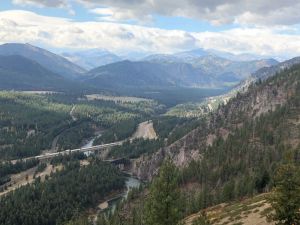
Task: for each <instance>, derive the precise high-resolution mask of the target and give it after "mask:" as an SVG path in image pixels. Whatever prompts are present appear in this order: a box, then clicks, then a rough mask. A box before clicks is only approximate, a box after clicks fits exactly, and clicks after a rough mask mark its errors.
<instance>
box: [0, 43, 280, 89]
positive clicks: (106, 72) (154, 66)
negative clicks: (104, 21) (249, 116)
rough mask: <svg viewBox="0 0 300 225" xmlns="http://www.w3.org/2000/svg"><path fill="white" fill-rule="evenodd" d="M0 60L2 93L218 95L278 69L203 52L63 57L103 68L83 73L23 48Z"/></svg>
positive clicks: (266, 62)
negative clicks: (72, 89) (68, 90)
mask: <svg viewBox="0 0 300 225" xmlns="http://www.w3.org/2000/svg"><path fill="white" fill-rule="evenodd" d="M1 55H2V57H4V56H11V57H10V58H5V57H4V58H3V60H4V61H6V62H7V63H8V65H9V66H10V67H9V68H8V67H7V68H6V67H5V65H4V64H2V72H3V71H6V73H7V74H11V75H10V76H11V77H14V79H10V80H9V79H8V80H7V79H6V78H5V79H4V77H5V75H4V74H2V79H4V80H5V82H6V83H5V82H4V83H3V85H2V86H1V87H2V88H4V87H9V88H18V89H20V88H21V86H22V85H23V86H24V88H30V87H31V88H37V87H40V89H42V88H46V89H47V90H48V89H51V88H53V89H57V88H60V87H62V86H63V85H66V86H68V87H69V86H70V85H71V84H72V85H74V86H80V85H81V88H82V89H84V88H90V87H93V89H105V90H111V91H118V89H126V88H127V89H132V88H135V89H147V88H148V89H149V88H151V89H155V88H160V89H161V88H169V87H184V88H222V89H223V88H230V87H234V86H235V85H237V84H238V83H239V82H241V81H243V80H245V79H246V78H248V77H249V76H250V75H251V74H252V73H254V72H255V71H257V70H259V69H261V68H264V67H270V66H274V65H277V64H278V62H277V61H276V60H274V59H261V60H252V61H233V60H229V59H225V58H222V57H219V56H217V55H214V54H212V53H211V52H207V51H206V50H203V49H197V50H193V51H187V52H182V53H177V54H173V55H162V54H157V55H151V56H148V57H146V58H143V60H142V61H129V60H123V61H120V60H121V58H120V57H118V56H116V55H114V54H112V53H110V52H107V51H104V50H99V49H95V50H87V51H81V52H74V53H72V54H70V53H64V54H63V55H64V56H65V57H67V58H68V59H70V60H72V61H73V62H77V63H80V64H81V65H82V66H84V67H86V68H92V67H94V66H96V65H99V64H100V65H102V64H106V63H108V64H106V65H102V66H99V67H96V68H94V69H92V70H90V71H88V72H87V71H86V70H85V69H83V68H82V67H81V66H78V65H76V64H75V63H73V62H70V61H69V60H68V59H66V58H64V57H62V56H59V55H57V54H54V53H51V52H49V51H47V50H44V49H42V48H38V47H35V46H32V45H29V44H4V45H1V46H0V56H1ZM17 56H22V57H17ZM26 59H27V60H26ZM114 61H117V62H114ZM110 62H113V63H110ZM18 63H19V64H20V65H22V66H19V67H18V70H17V71H15V69H16V68H14V67H13V65H14V64H15V65H18ZM26 63H27V64H28V66H26ZM279 65H280V64H279ZM34 67H36V70H34ZM7 76H8V75H7ZM1 81H2V80H1ZM44 81H45V82H44ZM14 82H15V86H14V85H13V83H14Z"/></svg>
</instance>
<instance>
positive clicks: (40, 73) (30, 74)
mask: <svg viewBox="0 0 300 225" xmlns="http://www.w3.org/2000/svg"><path fill="white" fill-rule="evenodd" d="M0 80H1V82H0V89H6V90H10V89H15V90H45V91H47V90H51V91H64V90H66V89H76V88H79V85H78V84H77V83H75V82H74V81H69V80H67V79H65V78H64V77H62V76H60V75H58V74H55V73H53V72H51V71H50V70H48V69H46V68H44V67H43V66H41V65H40V64H38V63H37V62H35V61H32V60H30V59H28V58H25V57H23V56H19V55H10V56H1V55H0Z"/></svg>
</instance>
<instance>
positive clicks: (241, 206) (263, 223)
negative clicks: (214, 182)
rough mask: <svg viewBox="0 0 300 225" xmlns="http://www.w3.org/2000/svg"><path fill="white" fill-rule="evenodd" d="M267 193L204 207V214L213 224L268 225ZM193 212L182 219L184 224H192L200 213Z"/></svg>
mask: <svg viewBox="0 0 300 225" xmlns="http://www.w3.org/2000/svg"><path fill="white" fill-rule="evenodd" d="M267 196H268V194H261V195H257V196H254V197H252V198H247V199H244V200H241V201H234V202H231V203H223V204H219V205H216V206H213V207H210V208H207V209H205V210H204V211H205V212H206V215H207V216H208V218H209V220H210V222H211V223H212V224H213V225H225V224H227V225H254V224H259V225H269V224H274V223H273V222H269V221H268V219H267V214H268V213H270V211H272V208H271V206H270V204H269V203H268V202H267V200H266V198H267ZM202 212H203V211H201V212H199V213H195V214H192V215H190V216H188V217H187V218H185V219H184V222H185V224H186V225H192V223H193V221H194V220H196V219H197V218H198V217H199V216H201V213H202Z"/></svg>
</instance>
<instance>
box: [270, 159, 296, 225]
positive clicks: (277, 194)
mask: <svg viewBox="0 0 300 225" xmlns="http://www.w3.org/2000/svg"><path fill="white" fill-rule="evenodd" d="M275 185H276V186H275V190H274V192H273V193H272V195H271V197H270V202H271V205H272V208H273V209H274V212H273V213H272V214H270V215H269V217H270V218H271V219H272V220H274V221H275V222H276V224H277V225H292V224H294V225H298V224H300V172H299V168H298V167H297V166H296V165H294V164H291V163H288V164H285V165H282V166H281V167H280V168H279V169H278V172H277V174H276V177H275Z"/></svg>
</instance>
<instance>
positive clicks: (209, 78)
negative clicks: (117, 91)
mask: <svg viewBox="0 0 300 225" xmlns="http://www.w3.org/2000/svg"><path fill="white" fill-rule="evenodd" d="M276 63H277V62H276V61H273V60H259V61H251V62H233V61H230V60H226V59H223V58H219V57H216V56H211V55H210V56H204V57H201V58H193V59H189V60H188V61H184V60H182V59H179V58H177V57H175V56H168V55H154V56H149V57H147V58H146V59H145V61H134V62H132V61H128V60H127V61H121V62H117V63H113V64H110V65H106V66H102V67H98V68H95V69H93V70H91V71H89V72H88V73H87V76H86V79H83V80H85V82H87V83H89V84H94V85H96V84H98V85H100V86H102V87H105V86H107V87H108V86H109V87H113V86H127V87H130V86H131V87H132V86H134V85H142V86H144V87H147V86H148V87H150V86H151V87H153V86H158V87H162V86H164V85H166V87H170V86H181V87H210V88H224V87H230V86H234V85H236V84H238V83H239V82H240V81H241V80H243V79H245V78H247V77H248V76H250V74H251V73H252V72H254V71H256V70H257V69H259V68H262V67H265V66H271V65H274V64H276ZM151 76H153V77H151ZM153 78H155V79H153ZM155 80H159V82H155Z"/></svg>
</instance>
